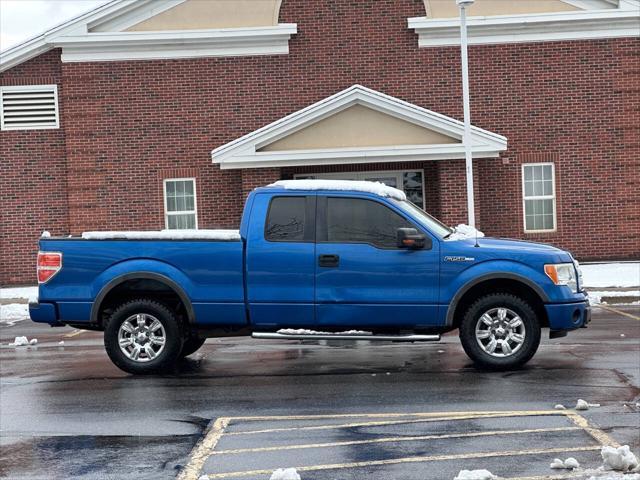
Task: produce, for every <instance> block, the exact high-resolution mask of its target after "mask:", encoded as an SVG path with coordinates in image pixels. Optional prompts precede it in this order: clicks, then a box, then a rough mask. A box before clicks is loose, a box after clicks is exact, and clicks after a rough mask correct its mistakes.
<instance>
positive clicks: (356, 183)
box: [269, 179, 407, 201]
mask: <svg viewBox="0 0 640 480" xmlns="http://www.w3.org/2000/svg"><path fill="white" fill-rule="evenodd" d="M269 186H270V187H280V188H284V189H285V190H313V191H315V190H340V191H345V190H350V191H354V192H366V193H373V194H375V195H380V196H381V197H391V198H395V199H396V200H401V201H402V200H406V199H407V196H406V195H405V194H404V192H403V191H401V190H398V189H397V188H393V187H388V186H387V185H385V184H384V183H380V182H365V181H362V180H311V179H310V180H279V181H277V182H275V183H272V184H271V185H269Z"/></svg>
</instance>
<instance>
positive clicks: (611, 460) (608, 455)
mask: <svg viewBox="0 0 640 480" xmlns="http://www.w3.org/2000/svg"><path fill="white" fill-rule="evenodd" d="M600 455H602V460H603V463H604V467H605V468H608V469H610V470H618V471H621V472H629V471H631V470H633V469H635V468H637V467H638V459H637V458H636V456H635V455H634V454H633V452H631V450H630V449H629V445H623V446H622V447H618V448H616V447H606V446H605V447H602V450H601V451H600Z"/></svg>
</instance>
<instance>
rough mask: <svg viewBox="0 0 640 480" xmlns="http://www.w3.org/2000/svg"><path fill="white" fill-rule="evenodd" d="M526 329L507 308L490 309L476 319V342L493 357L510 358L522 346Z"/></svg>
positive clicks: (517, 317)
mask: <svg viewBox="0 0 640 480" xmlns="http://www.w3.org/2000/svg"><path fill="white" fill-rule="evenodd" d="M526 333H527V332H526V329H525V327H524V323H523V322H522V319H521V318H520V317H519V316H518V314H517V313H516V312H514V311H513V310H509V309H508V308H492V309H491V310H488V311H486V312H485V313H484V314H482V315H481V316H480V318H479V319H478V323H477V324H476V341H477V342H478V345H480V348H482V350H483V351H484V352H485V353H488V354H489V355H491V356H493V357H510V356H511V355H513V354H514V353H516V352H517V351H518V350H520V348H522V345H523V344H524V339H525V336H526Z"/></svg>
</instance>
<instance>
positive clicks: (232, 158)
mask: <svg viewBox="0 0 640 480" xmlns="http://www.w3.org/2000/svg"><path fill="white" fill-rule="evenodd" d="M354 105H363V106H365V107H367V108H371V109H374V110H377V111H379V112H382V113H385V114H387V115H391V116H393V117H396V118H399V119H401V120H404V121H407V122H411V123H413V124H416V125H418V126H421V127H424V128H427V129H430V130H434V131H436V132H439V133H442V134H443V135H447V136H450V137H453V138H456V139H459V140H460V143H448V144H436V145H401V146H387V147H381V146H376V147H349V148H332V149H309V150H286V151H259V150H260V149H261V148H263V147H264V146H266V145H269V144H271V143H273V142H275V141H276V140H280V139H282V138H284V137H286V136H288V135H291V134H292V133H294V132H297V131H299V130H301V129H303V128H305V127H308V126H310V125H312V124H314V123H316V122H318V121H320V120H323V119H325V118H328V117H330V116H332V115H334V114H336V113H338V112H340V111H342V110H344V109H346V108H349V107H351V106H354ZM463 132H464V125H463V123H462V122H460V121H458V120H455V119H453V118H451V117H447V116H445V115H441V114H439V113H436V112H433V111H431V110H427V109H426V108H422V107H419V106H417V105H414V104H411V103H408V102H405V101H403V100H400V99H398V98H395V97H391V96H389V95H385V94H384V93H380V92H377V91H375V90H372V89H370V88H366V87H363V86H361V85H353V86H352V87H349V88H347V89H345V90H343V91H341V92H338V93H336V94H335V95H332V96H330V97H327V98H325V99H324V100H320V101H319V102H317V103H314V104H313V105H310V106H308V107H306V108H303V109H302V110H298V111H297V112H294V113H292V114H290V115H287V116H286V117H283V118H281V119H280V120H276V121H275V122H273V123H271V124H269V125H266V126H264V127H262V128H259V129H258V130H256V131H254V132H251V133H248V134H247V135H244V136H242V137H240V138H238V139H236V140H233V141H231V142H229V143H227V144H225V145H222V146H220V147H218V148H216V149H214V150H213V151H212V152H211V158H212V161H213V163H216V164H219V165H220V168H222V169H238V168H259V167H285V166H302V165H329V164H355V163H376V162H399V161H412V160H413V161H422V160H444V159H456V158H464V145H463V144H462V142H461V140H462V136H463ZM471 133H472V144H473V156H474V158H490V157H497V156H499V154H500V152H503V151H505V150H506V149H507V139H506V138H505V137H503V136H502V135H498V134H495V133H492V132H489V131H487V130H483V129H481V128H478V127H472V131H471Z"/></svg>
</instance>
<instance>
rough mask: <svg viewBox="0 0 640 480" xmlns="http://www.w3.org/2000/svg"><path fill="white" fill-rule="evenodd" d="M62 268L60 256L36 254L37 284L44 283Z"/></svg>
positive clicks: (54, 253)
mask: <svg viewBox="0 0 640 480" xmlns="http://www.w3.org/2000/svg"><path fill="white" fill-rule="evenodd" d="M61 268H62V254H61V253H58V252H38V283H45V282H46V281H48V280H49V279H50V278H51V277H53V276H54V275H55V274H56V273H58V272H59V271H60V269H61Z"/></svg>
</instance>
